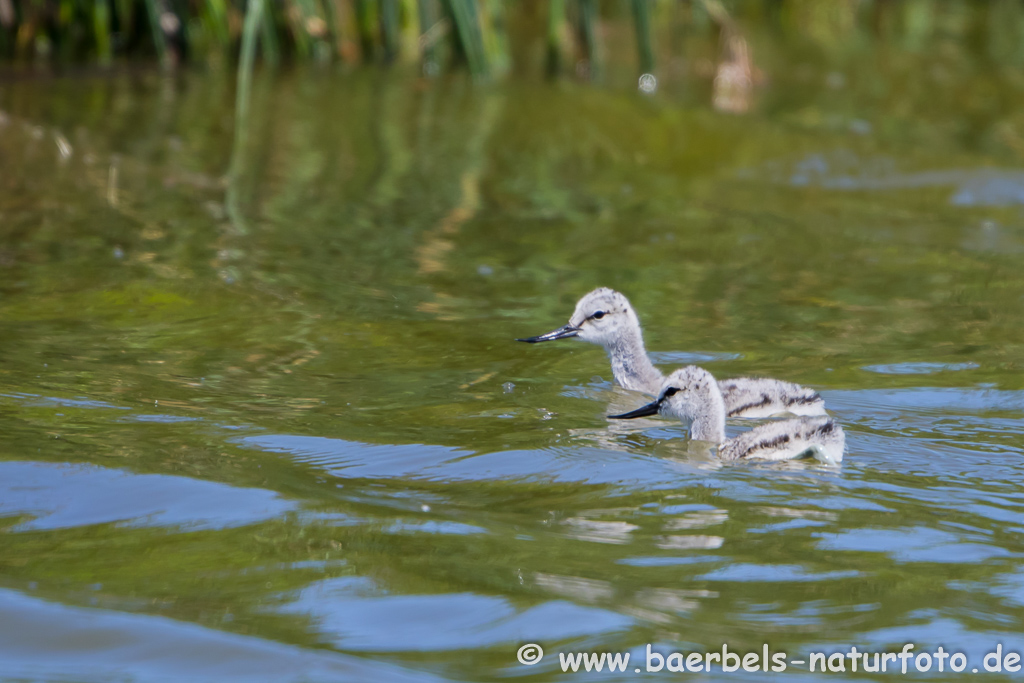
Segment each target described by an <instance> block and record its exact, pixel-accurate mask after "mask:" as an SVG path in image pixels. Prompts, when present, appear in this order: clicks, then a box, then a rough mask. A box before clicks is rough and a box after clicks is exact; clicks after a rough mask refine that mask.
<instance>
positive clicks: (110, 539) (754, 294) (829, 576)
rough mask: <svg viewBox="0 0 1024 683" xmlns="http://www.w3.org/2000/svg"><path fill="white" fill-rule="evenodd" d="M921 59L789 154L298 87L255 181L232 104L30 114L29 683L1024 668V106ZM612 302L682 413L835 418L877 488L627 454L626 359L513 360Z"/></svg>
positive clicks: (20, 103) (22, 202)
mask: <svg viewBox="0 0 1024 683" xmlns="http://www.w3.org/2000/svg"><path fill="white" fill-rule="evenodd" d="M897 57H898V56H896V57H892V59H891V61H887V60H888V58H885V57H880V58H879V60H878V61H877V63H868V64H865V65H863V69H862V70H861V71H846V72H845V73H844V74H841V77H840V76H836V74H831V75H830V72H831V70H832V69H835V68H836V67H834V66H827V65H822V64H816V63H813V62H812V63H806V64H799V65H798V67H794V68H792V69H789V70H785V71H782V70H777V71H776V72H775V73H774V75H773V76H772V80H771V82H770V83H768V84H766V85H763V86H761V87H760V88H759V90H758V91H757V92H756V93H755V100H754V104H753V106H752V108H751V111H750V112H748V113H747V114H745V115H729V114H722V113H718V112H715V111H714V110H713V109H712V108H711V107H710V106H708V104H707V101H708V97H707V95H708V85H707V83H706V82H703V81H695V82H693V83H691V84H689V85H687V86H685V87H683V86H680V87H677V88H666V89H665V90H664V91H663V92H661V93H658V94H656V95H655V96H653V97H646V96H642V95H640V94H638V93H636V92H635V90H634V89H633V88H630V87H618V86H616V85H614V84H613V85H610V86H607V87H592V86H589V85H584V84H576V83H571V82H562V83H555V84H551V83H543V82H539V81H532V80H530V79H516V78H512V79H510V80H509V81H507V82H505V83H501V84H491V85H482V86H474V85H472V84H471V83H469V82H468V81H467V80H464V79H463V78H461V77H459V76H453V77H450V78H445V79H441V80H438V81H431V82H427V81H421V80H418V79H416V78H415V77H413V76H406V75H402V74H401V73H400V72H395V73H391V74H385V73H383V72H379V71H375V70H366V71H357V72H352V73H347V74H333V73H324V72H312V73H303V72H300V73H290V74H279V75H277V76H271V75H262V76H259V77H258V78H257V79H256V82H255V86H254V93H253V118H252V121H251V122H250V127H249V130H248V138H247V139H248V142H247V144H246V145H245V146H244V147H242V148H239V149H234V150H233V149H232V139H233V109H232V107H233V94H232V88H231V85H232V84H231V81H230V79H229V78H228V77H227V76H221V75H218V74H217V73H216V72H214V73H211V74H201V73H193V74H181V75H178V76H175V77H168V78H162V77H160V76H158V75H156V74H146V73H141V74H137V75H133V76H117V77H112V78H81V77H79V78H46V79H42V80H33V79H25V80H19V81H13V82H8V83H6V84H4V85H2V86H0V111H2V112H3V117H2V123H0V169H2V170H0V434H2V439H0V676H3V677H5V678H9V679H17V680H22V679H25V680H28V679H31V680H55V679H60V680H65V679H66V680H76V681H77V680H146V681H148V680H204V679H209V680H235V679H238V680H356V681H358V680H416V681H419V680H431V681H433V680H472V681H476V680H498V679H502V680H504V679H508V678H521V677H525V678H529V679H530V680H573V679H574V678H575V677H578V676H583V677H593V678H597V679H599V680H619V679H620V678H621V679H622V680H626V679H629V680H636V679H638V678H643V675H641V674H636V673H634V672H633V668H634V666H633V663H636V665H637V666H641V667H642V666H644V662H643V661H642V660H643V656H644V647H645V645H646V644H647V643H653V644H654V646H655V648H656V649H660V650H661V651H662V652H669V651H673V650H676V651H685V652H694V651H696V652H703V651H705V650H718V651H720V650H721V647H722V644H723V643H726V644H728V646H729V648H730V649H731V650H734V651H740V652H746V651H756V652H760V651H761V647H762V644H764V643H768V644H769V646H770V648H771V650H772V651H773V652H778V651H785V652H788V653H789V655H790V659H793V660H796V659H805V660H806V659H807V656H806V655H808V653H810V652H813V651H823V652H833V651H838V650H841V651H844V652H845V651H848V650H849V647H850V646H851V645H855V646H857V647H858V648H859V649H861V650H867V651H869V652H884V651H898V650H899V649H900V648H902V647H903V645H904V643H907V642H912V643H915V644H916V647H917V649H916V650H915V652H920V651H929V652H934V651H935V650H936V648H937V647H938V646H940V645H941V646H943V647H944V648H945V649H946V650H947V651H962V652H964V653H966V655H967V656H968V657H969V661H970V664H969V667H968V669H967V671H968V673H969V672H970V668H971V667H978V668H980V667H981V660H982V658H983V656H984V654H985V653H987V652H989V651H991V650H994V649H995V646H996V645H997V644H999V643H1001V644H1002V645H1003V647H1004V648H1005V649H1007V650H1012V651H1016V652H1022V651H1024V638H1021V636H1020V633H1021V631H1022V628H1024V569H1022V566H1021V562H1020V558H1021V557H1022V553H1024V522H1022V516H1021V513H1022V511H1024V486H1022V484H1021V480H1022V475H1024V457H1022V456H1024V438H1022V436H1021V432H1022V428H1024V372H1022V370H1024V367H1022V364H1021V360H1020V359H1021V357H1022V356H1021V352H1022V350H1024V270H1022V268H1021V258H1022V254H1024V215H1022V212H1021V206H1022V205H1024V172H1022V171H1020V170H1017V169H1018V168H1019V167H1020V156H1019V155H1020V154H1021V147H1020V146H1019V145H1017V146H1016V147H1015V146H1014V145H1015V144H1016V143H1015V141H1019V140H1020V139H1021V138H1020V137H1018V135H1024V125H1022V120H1021V118H1020V114H1019V112H1020V111H1021V110H1022V109H1021V105H1022V104H1024V89H1022V82H1024V79H1022V78H1021V77H1020V74H1019V72H1018V71H1015V70H1013V69H1010V68H1005V69H995V68H988V67H986V66H985V64H984V63H981V64H978V63H976V62H973V61H969V60H966V58H965V59H964V60H962V61H956V60H952V61H950V62H949V63H946V64H945V65H944V66H943V65H940V67H942V68H943V69H945V71H942V70H941V69H940V68H939V67H935V68H933V69H932V70H931V71H928V70H927V69H925V68H924V66H922V65H921V63H920V62H915V61H913V60H911V59H910V58H905V57H899V58H897ZM901 60H903V61H901ZM768 66H769V67H770V66H771V65H768ZM937 69H939V70H937ZM941 79H945V80H944V81H941ZM940 81H941V82H942V83H945V84H946V85H945V86H944V87H943V88H942V89H941V90H940V89H939V88H938V85H936V84H937V83H939V82H940ZM58 140H62V141H63V142H64V143H66V149H65V154H62V153H61V145H60V144H59V143H58ZM233 154H234V155H235V156H234V162H235V164H236V168H237V169H239V173H238V175H237V176H236V177H235V178H234V179H231V178H230V177H229V176H228V175H227V170H228V168H229V166H230V164H231V163H232V155H233ZM65 157H66V158H65ZM229 186H230V191H231V192H232V193H234V196H235V197H237V199H238V206H239V208H240V211H241V216H240V220H238V219H236V220H232V219H231V218H230V217H229V216H228V214H227V212H226V210H225V197H226V194H227V192H228V190H229ZM601 285H603V286H609V287H614V288H616V289H619V290H621V291H623V292H625V293H626V294H627V295H628V296H629V297H630V298H631V300H632V302H633V304H634V306H635V307H636V309H637V310H638V312H639V314H640V316H641V320H642V322H643V323H644V325H645V329H646V337H647V343H648V348H649V349H650V350H651V351H652V353H653V354H654V355H655V357H656V359H657V360H658V362H659V363H660V364H661V365H662V367H664V368H666V369H670V368H672V367H674V366H678V365H682V364H685V363H691V362H698V363H700V364H702V365H704V366H705V367H707V368H708V369H709V370H711V372H713V373H715V374H716V375H718V376H720V377H722V378H725V377H731V376H738V375H741V374H756V375H768V376H774V377H779V378H784V379H787V380H791V381H796V382H800V383H803V384H807V385H810V386H813V387H815V388H816V389H818V390H820V391H821V393H822V395H823V396H824V397H825V399H826V401H827V404H828V407H829V409H830V410H831V412H832V414H833V415H834V416H835V417H836V418H837V419H838V420H839V421H840V422H841V423H842V425H843V426H844V428H845V430H846V433H847V454H846V460H845V461H844V463H843V465H842V468H841V469H840V470H838V471H834V470H828V469H823V468H817V467H813V466H810V467H785V468H780V467H773V466H756V465H755V466H750V465H740V466H727V467H717V466H715V463H713V462H709V461H708V460H706V459H702V458H699V457H696V456H694V455H693V454H691V453H690V452H689V451H688V450H687V448H686V445H685V441H684V438H685V429H684V427H683V426H682V425H680V424H675V423H672V422H669V421H665V420H660V421H654V420H651V421H647V422H646V423H645V424H642V425H621V424H615V425H610V424H609V423H608V421H607V420H606V419H605V415H606V414H607V412H608V411H609V410H610V409H612V408H622V407H625V408H629V407H635V406H638V405H640V404H641V403H642V402H643V401H644V400H646V398H645V397H644V396H641V395H636V394H630V393H629V392H625V391H623V390H621V389H618V388H616V387H614V386H613V385H612V383H611V377H610V371H609V368H608V365H607V361H606V359H605V357H604V355H603V353H602V352H601V350H600V349H599V348H597V347H593V346H589V345H587V344H584V343H581V342H578V341H572V340H570V341H564V342H559V343H553V344H545V345H540V346H527V345H524V344H517V343H515V342H514V341H513V339H514V338H515V337H521V336H527V335H532V334H539V333H541V332H545V331H548V330H550V329H554V328H555V327H557V326H560V325H562V324H564V322H565V321H566V320H567V318H568V316H569V314H570V313H571V311H572V307H573V305H574V303H575V301H576V299H577V298H578V297H579V296H580V295H582V294H584V293H585V292H587V291H588V290H590V289H592V288H594V287H596V286H601ZM743 428H744V427H743V424H742V423H741V422H735V423H733V424H732V425H731V426H730V431H731V433H736V432H738V431H740V430H742V429H743ZM529 642H536V643H540V644H541V645H543V647H544V648H545V650H546V651H547V653H548V654H547V655H546V657H545V658H544V660H543V662H542V663H541V664H539V665H536V666H530V667H527V666H524V665H521V664H519V663H518V662H517V661H516V651H517V649H518V648H519V646H520V645H522V644H524V643H529ZM560 651H561V652H574V651H600V652H624V651H630V652H631V653H632V654H633V656H634V660H633V662H631V664H630V667H629V671H628V672H627V673H624V674H607V673H604V674H600V675H598V674H584V673H579V674H563V673H561V671H560V668H559V666H558V659H557V656H556V654H555V653H557V652H560ZM890 666H891V665H890ZM806 669H807V666H806V665H803V666H800V665H793V666H792V667H791V669H790V671H793V670H803V671H806ZM719 675H721V674H720V673H716V674H715V675H713V676H712V678H716V677H717V676H719ZM738 675H740V676H743V677H744V679H745V680H769V679H770V680H777V678H778V674H772V673H770V672H769V673H763V672H762V673H746V674H738ZM891 675H892V674H891V673H890V676H891ZM567 676H568V677H569V678H568V679H567V678H566V677H567ZM649 676H650V679H651V680H669V679H671V678H672V677H679V676H681V674H670V673H668V672H665V671H663V672H661V673H658V674H653V673H652V674H649ZM817 676H818V675H817V674H816V675H815V676H807V675H806V674H805V678H806V679H807V680H812V679H816V677H817ZM837 676H840V677H842V678H843V679H844V680H866V679H867V678H877V677H878V676H879V675H878V674H874V675H866V676H865V675H864V674H862V673H857V674H854V673H852V672H850V671H849V670H847V673H845V674H824V675H823V676H822V678H821V679H822V680H824V679H825V678H829V677H831V678H835V677H837ZM928 676H930V677H931V678H933V679H936V680H962V678H963V675H959V676H958V675H956V674H950V673H948V669H947V673H945V674H938V673H936V672H935V671H934V670H933V671H932V672H931V673H930V674H928ZM992 678H993V680H996V679H998V677H992Z"/></svg>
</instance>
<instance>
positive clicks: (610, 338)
mask: <svg viewBox="0 0 1024 683" xmlns="http://www.w3.org/2000/svg"><path fill="white" fill-rule="evenodd" d="M570 337H578V338H580V339H582V340H583V341H587V342H590V343H592V344H599V345H600V346H603V347H604V349H605V351H607V352H608V358H609V359H610V360H611V364H612V374H613V375H614V377H615V381H616V382H617V383H618V384H619V385H620V386H622V387H625V388H626V389H630V390H633V391H643V392H645V393H648V394H653V395H657V394H658V392H659V391H660V390H661V386H662V382H663V381H664V379H665V377H664V375H662V374H661V371H660V370H658V368H656V367H654V364H653V363H651V360H650V358H648V357H647V351H646V350H645V349H644V338H643V332H642V331H641V329H640V319H639V318H637V315H636V312H635V311H634V310H633V307H632V306H631V305H630V303H629V300H628V299H627V298H626V297H625V296H623V295H622V294H620V293H619V292H616V291H615V290H613V289H608V288H607V287H600V288H598V289H595V290H594V291H592V292H590V293H589V294H587V295H586V296H584V297H583V298H582V299H580V300H579V302H578V303H577V304H576V310H575V311H574V312H573V314H572V317H570V318H569V323H568V324H567V325H564V326H562V327H560V328H558V329H557V330H552V331H551V332H548V333H547V334H542V335H539V336H537V337H529V338H527V339H520V340H519V341H524V342H529V343H531V344H535V343H538V342H545V341H554V340H555V339H567V338H570ZM719 389H720V391H721V393H722V397H723V399H724V401H725V411H726V415H728V416H729V417H771V416H772V415H781V414H786V413H788V414H792V415H827V413H826V412H825V401H823V400H822V398H821V396H819V395H818V393H817V392H815V391H814V390H813V389H808V388H807V387H803V386H800V385H799V384H793V383H791V382H782V381H780V380H777V379H767V378H754V377H737V378H735V379H727V380H723V381H721V382H719Z"/></svg>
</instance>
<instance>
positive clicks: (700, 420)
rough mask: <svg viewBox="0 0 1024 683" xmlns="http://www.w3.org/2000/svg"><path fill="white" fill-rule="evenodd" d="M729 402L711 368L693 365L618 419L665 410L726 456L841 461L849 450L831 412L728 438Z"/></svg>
mask: <svg viewBox="0 0 1024 683" xmlns="http://www.w3.org/2000/svg"><path fill="white" fill-rule="evenodd" d="M725 413H726V408H725V400H724V398H723V396H722V392H721V390H720V389H719V383H718V382H717V381H715V378H714V377H713V376H712V375H711V373H710V372H708V371H707V370H704V369H703V368H699V367H697V366H695V365H690V366H687V367H685V368H682V369H680V370H676V371H675V372H673V373H672V374H671V375H669V376H668V377H667V378H666V379H665V381H664V382H663V383H662V386H661V391H660V392H659V393H658V398H657V400H655V401H653V402H651V403H648V404H647V405H645V406H643V407H641V408H638V409H636V410H634V411H632V412H629V413H623V414H622V415H612V416H611V417H613V418H636V417H644V416H647V415H654V414H661V415H668V416H672V417H676V418H679V419H680V420H684V421H689V422H690V423H691V424H690V437H691V438H692V439H695V440H697V441H710V442H712V443H714V444H716V445H717V446H718V457H719V458H721V459H723V460H794V459H796V458H801V457H808V456H810V457H814V458H816V459H817V460H819V461H821V462H823V463H825V464H828V465H838V464H839V463H840V462H842V460H843V451H844V450H845V449H846V435H845V434H844V433H843V428H842V427H841V426H840V425H839V423H838V422H836V421H835V420H833V419H832V418H831V417H828V416H813V417H804V418H799V419H793V420H783V421H780V422H770V423H768V424H763V425H759V426H757V427H754V428H753V429H751V430H750V431H748V432H744V433H743V434H740V435H739V436H736V437H733V438H731V439H726V438H725V417H726V414H725Z"/></svg>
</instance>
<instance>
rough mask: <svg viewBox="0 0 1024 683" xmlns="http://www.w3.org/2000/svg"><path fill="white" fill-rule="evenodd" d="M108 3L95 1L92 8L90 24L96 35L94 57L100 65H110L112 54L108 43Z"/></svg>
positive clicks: (104, 0)
mask: <svg viewBox="0 0 1024 683" xmlns="http://www.w3.org/2000/svg"><path fill="white" fill-rule="evenodd" d="M110 18H111V17H110V2H109V0H95V2H94V4H93V6H92V24H93V30H94V32H95V34H96V57H97V59H99V62H100V64H110V60H111V59H112V57H113V52H112V48H111V43H110Z"/></svg>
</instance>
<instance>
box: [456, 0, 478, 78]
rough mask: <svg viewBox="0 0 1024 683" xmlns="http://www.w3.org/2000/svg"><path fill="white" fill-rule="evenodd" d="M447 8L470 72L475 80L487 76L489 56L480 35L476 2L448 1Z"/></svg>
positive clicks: (463, 0) (469, 0)
mask: <svg viewBox="0 0 1024 683" xmlns="http://www.w3.org/2000/svg"><path fill="white" fill-rule="evenodd" d="M446 6H447V8H448V11H449V13H450V14H451V17H452V21H453V22H454V23H455V37H456V40H457V41H458V46H459V47H460V48H461V50H462V54H463V55H464V56H465V58H466V64H467V65H468V66H469V72H470V73H471V74H472V75H473V76H474V77H475V78H482V77H484V76H486V75H487V55H486V54H485V53H484V47H483V41H482V40H481V33H480V17H479V15H478V14H477V11H476V2H475V0H447V1H446Z"/></svg>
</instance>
